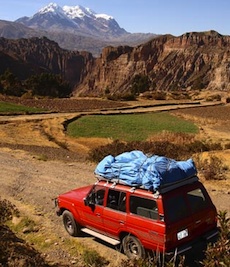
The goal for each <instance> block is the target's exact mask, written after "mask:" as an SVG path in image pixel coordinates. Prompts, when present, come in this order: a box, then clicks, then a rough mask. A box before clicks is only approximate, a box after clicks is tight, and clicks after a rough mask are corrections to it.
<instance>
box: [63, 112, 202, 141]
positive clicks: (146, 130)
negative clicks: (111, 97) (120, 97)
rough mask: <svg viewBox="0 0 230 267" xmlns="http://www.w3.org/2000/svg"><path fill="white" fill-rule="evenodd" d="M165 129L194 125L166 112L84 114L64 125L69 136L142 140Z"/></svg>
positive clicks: (187, 130)
mask: <svg viewBox="0 0 230 267" xmlns="http://www.w3.org/2000/svg"><path fill="white" fill-rule="evenodd" d="M163 130H165V131H170V132H183V133H196V132H197V131H198V128H197V127H196V126H195V125H194V124H193V123H192V122H189V121H186V120H183V119H180V118H177V117H175V116H173V115H170V114H169V113H168V112H159V113H147V114H131V115H130V114H129V115H127V114H126V115H92V116H84V117H81V118H79V119H78V120H76V121H74V122H72V123H70V124H69V125H68V129H67V132H68V134H69V135H70V136H73V137H101V138H112V139H114V140H117V139H119V140H124V141H144V140H146V139H147V138H149V137H151V135H153V134H155V133H159V132H162V131H163Z"/></svg>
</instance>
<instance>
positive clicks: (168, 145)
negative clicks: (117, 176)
mask: <svg viewBox="0 0 230 267" xmlns="http://www.w3.org/2000/svg"><path fill="white" fill-rule="evenodd" d="M179 137H180V138H181V136H179ZM180 140H181V139H180ZM185 140H186V139H185ZM209 149H210V146H208V145H207V144H205V143H202V142H201V141H196V140H195V141H192V142H191V143H190V144H186V145H185V144H184V143H183V142H180V143H178V142H177V141H176V140H174V141H173V142H170V141H169V140H166V141H161V140H159V141H132V142H121V141H119V140H115V141H114V142H112V143H111V144H107V145H104V146H99V147H97V148H94V149H92V150H90V152H89V154H88V159H89V160H91V161H94V162H99V161H101V160H102V159H103V158H104V157H105V156H107V155H113V156H114V157H115V156H117V155H119V154H121V153H123V152H127V151H132V150H141V151H143V153H145V154H152V155H153V154H155V155H159V156H165V157H169V158H173V159H177V160H182V159H185V158H188V157H191V155H192V154H194V153H197V152H203V151H208V150H209Z"/></svg>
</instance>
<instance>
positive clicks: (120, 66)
mask: <svg viewBox="0 0 230 267" xmlns="http://www.w3.org/2000/svg"><path fill="white" fill-rule="evenodd" d="M91 63H92V65H91V66H90V72H86V76H82V79H81V83H80V84H78V86H76V87H75V95H94V96H96V95H103V94H104V92H105V90H109V92H110V93H112V94H116V93H117V92H119V93H121V92H129V91H130V87H131V86H132V79H133V77H134V76H135V75H137V74H138V75H145V76H148V77H149V79H150V81H151V88H150V89H151V90H178V89H189V88H191V89H203V88H206V89H220V90H230V85H229V82H230V36H222V35H220V34H218V33H217V32H215V31H209V32H191V33H186V34H183V35H182V36H179V37H174V36H171V35H164V36H160V37H158V38H154V39H152V40H151V41H149V42H147V43H145V44H143V45H139V46H137V47H134V48H131V47H127V46H122V47H117V48H114V47H106V48H104V50H103V51H102V54H101V56H100V58H97V59H96V60H94V61H92V62H91Z"/></svg>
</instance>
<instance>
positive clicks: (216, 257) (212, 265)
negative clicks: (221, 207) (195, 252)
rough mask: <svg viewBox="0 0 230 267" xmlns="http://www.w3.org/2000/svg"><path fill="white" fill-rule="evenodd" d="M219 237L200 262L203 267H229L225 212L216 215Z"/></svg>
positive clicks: (228, 225) (229, 234)
mask: <svg viewBox="0 0 230 267" xmlns="http://www.w3.org/2000/svg"><path fill="white" fill-rule="evenodd" d="M218 219H219V225H220V235H219V239H218V240H217V242H216V243H214V244H212V245H209V246H208V248H207V250H206V252H205V256H206V257H205V259H204V260H203V261H202V262H201V263H202V265H203V266H205V267H219V266H223V267H228V266H230V219H229V218H227V212H226V211H220V212H219V213H218Z"/></svg>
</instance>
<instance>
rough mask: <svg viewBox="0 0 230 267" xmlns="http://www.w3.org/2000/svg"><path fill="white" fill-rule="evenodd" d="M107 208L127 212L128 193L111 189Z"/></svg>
mask: <svg viewBox="0 0 230 267" xmlns="http://www.w3.org/2000/svg"><path fill="white" fill-rule="evenodd" d="M106 207H108V208H111V209H114V210H119V211H124V212H125V211H126V193H125V192H122V191H117V190H114V189H109V193H108V198H107V203H106Z"/></svg>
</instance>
